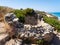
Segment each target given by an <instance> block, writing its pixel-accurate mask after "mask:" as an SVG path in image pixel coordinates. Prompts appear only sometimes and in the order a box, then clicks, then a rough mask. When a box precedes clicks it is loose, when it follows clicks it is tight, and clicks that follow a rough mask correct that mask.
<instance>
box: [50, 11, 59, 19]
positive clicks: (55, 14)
mask: <svg viewBox="0 0 60 45" xmlns="http://www.w3.org/2000/svg"><path fill="white" fill-rule="evenodd" d="M50 14H52V15H54V16H57V17H58V19H60V12H52V13H50Z"/></svg>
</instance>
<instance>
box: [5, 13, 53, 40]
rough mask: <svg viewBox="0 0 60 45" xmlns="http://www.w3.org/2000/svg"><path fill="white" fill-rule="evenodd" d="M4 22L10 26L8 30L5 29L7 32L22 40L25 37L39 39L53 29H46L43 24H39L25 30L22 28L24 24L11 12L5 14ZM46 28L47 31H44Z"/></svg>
mask: <svg viewBox="0 0 60 45" xmlns="http://www.w3.org/2000/svg"><path fill="white" fill-rule="evenodd" d="M5 22H6V23H7V24H8V25H9V26H10V27H11V29H10V30H7V33H8V34H9V36H10V37H11V38H19V39H22V40H24V39H25V38H26V39H29V38H30V39H31V38H33V39H34V40H35V39H38V40H41V39H43V38H44V37H45V35H47V33H53V30H54V29H53V28H48V29H47V28H46V27H43V26H39V27H32V26H31V28H30V29H29V30H26V28H24V24H22V23H20V22H19V19H18V18H17V17H16V15H15V14H13V13H8V14H6V15H5ZM49 26H50V25H48V27H49ZM45 28H46V29H45ZM50 29H51V30H50ZM46 30H47V33H46ZM49 30H50V31H49ZM48 35H49V34H48ZM52 35H53V34H52ZM52 38H53V36H52ZM51 40H52V39H51Z"/></svg>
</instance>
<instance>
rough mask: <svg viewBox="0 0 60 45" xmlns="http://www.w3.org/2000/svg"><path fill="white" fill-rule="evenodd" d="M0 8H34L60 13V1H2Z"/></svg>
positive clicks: (0, 1)
mask: <svg viewBox="0 0 60 45" xmlns="http://www.w3.org/2000/svg"><path fill="white" fill-rule="evenodd" d="M0 6H8V7H11V8H16V9H20V8H33V9H35V10H41V11H46V12H60V0H0Z"/></svg>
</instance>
